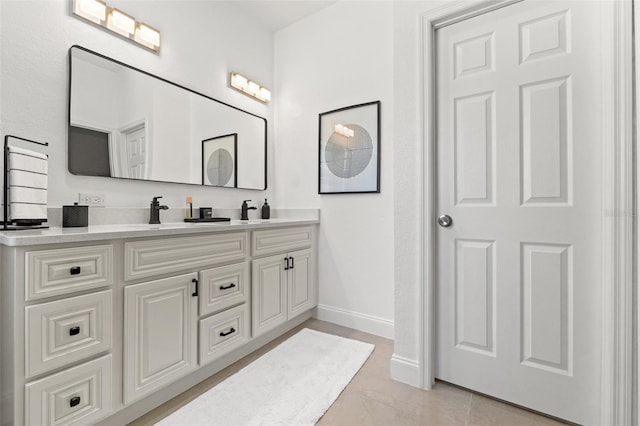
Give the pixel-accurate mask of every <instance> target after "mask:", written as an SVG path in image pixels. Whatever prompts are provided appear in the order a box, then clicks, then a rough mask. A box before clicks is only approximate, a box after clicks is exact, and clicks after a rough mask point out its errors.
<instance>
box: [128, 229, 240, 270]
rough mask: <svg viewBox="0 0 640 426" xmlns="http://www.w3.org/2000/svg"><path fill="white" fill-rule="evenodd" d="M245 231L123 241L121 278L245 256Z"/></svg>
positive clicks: (196, 266) (213, 263) (204, 264)
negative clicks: (122, 273) (122, 271)
mask: <svg viewBox="0 0 640 426" xmlns="http://www.w3.org/2000/svg"><path fill="white" fill-rule="evenodd" d="M247 244H248V242H247V233H246V232H236V233H230V234H214V235H203V236H195V237H185V238H170V239H169V238H166V239H159V240H148V241H133V242H128V243H125V245H124V251H125V253H124V256H125V257H124V278H125V280H134V279H138V278H146V277H151V276H154V275H161V274H167V273H172V272H180V271H188V270H192V269H194V268H201V267H203V266H209V265H215V264H216V263H224V262H232V261H237V260H245V258H246V257H247V255H248V254H249V253H248V252H249V250H248V248H247Z"/></svg>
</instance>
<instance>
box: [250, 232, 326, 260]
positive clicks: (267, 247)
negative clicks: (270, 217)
mask: <svg viewBox="0 0 640 426" xmlns="http://www.w3.org/2000/svg"><path fill="white" fill-rule="evenodd" d="M312 238H313V234H312V231H311V227H310V226H301V227H296V228H284V229H270V230H265V231H254V232H253V239H252V243H253V244H252V254H253V256H263V255H267V254H276V253H286V252H288V251H290V250H295V249H300V248H305V247H310V246H311V242H312Z"/></svg>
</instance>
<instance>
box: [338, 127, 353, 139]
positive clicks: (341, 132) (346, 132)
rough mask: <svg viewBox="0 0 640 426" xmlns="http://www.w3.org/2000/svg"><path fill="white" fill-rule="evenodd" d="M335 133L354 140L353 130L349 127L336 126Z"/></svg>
mask: <svg viewBox="0 0 640 426" xmlns="http://www.w3.org/2000/svg"><path fill="white" fill-rule="evenodd" d="M333 131H334V132H336V133H337V134H339V135H342V136H345V137H347V138H352V137H353V136H354V135H355V132H354V131H353V129H350V128H348V127H347V126H343V125H342V124H336V125H335V126H334V127H333Z"/></svg>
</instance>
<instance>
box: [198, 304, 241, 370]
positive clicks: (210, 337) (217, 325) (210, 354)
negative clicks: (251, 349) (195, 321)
mask: <svg viewBox="0 0 640 426" xmlns="http://www.w3.org/2000/svg"><path fill="white" fill-rule="evenodd" d="M199 322H200V339H199V340H200V360H199V361H200V365H204V364H206V363H208V362H211V361H213V360H215V359H218V358H220V357H221V356H222V355H225V354H227V353H229V352H231V351H232V350H234V349H236V348H239V347H240V346H242V345H244V344H245V343H247V342H248V341H249V309H248V307H247V305H246V304H244V305H240V306H236V307H235V308H231V309H229V310H227V311H224V312H221V313H219V314H216V315H213V316H211V317H209V318H205V319H203V320H200V321H199Z"/></svg>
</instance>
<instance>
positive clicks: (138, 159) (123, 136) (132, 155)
mask: <svg viewBox="0 0 640 426" xmlns="http://www.w3.org/2000/svg"><path fill="white" fill-rule="evenodd" d="M118 140H119V143H118V146H117V148H116V149H115V150H114V151H115V152H116V153H117V154H116V155H114V159H115V160H117V161H118V162H119V164H117V165H116V164H114V167H113V170H112V173H113V176H116V177H126V178H132V179H147V178H149V175H150V170H149V167H148V163H149V161H148V155H149V150H148V146H147V145H148V136H147V126H146V120H144V119H143V120H140V121H137V122H135V123H133V124H130V125H128V126H125V127H122V128H120V129H119V137H118ZM114 163H115V161H114Z"/></svg>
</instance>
